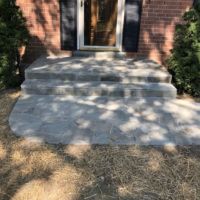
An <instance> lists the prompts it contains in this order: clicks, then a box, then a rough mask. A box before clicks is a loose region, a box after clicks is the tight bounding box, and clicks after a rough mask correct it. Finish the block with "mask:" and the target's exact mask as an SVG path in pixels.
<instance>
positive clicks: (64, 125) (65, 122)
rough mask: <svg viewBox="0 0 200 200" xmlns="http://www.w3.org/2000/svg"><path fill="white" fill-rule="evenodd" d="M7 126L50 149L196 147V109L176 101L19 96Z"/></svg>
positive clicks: (199, 128)
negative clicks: (68, 146)
mask: <svg viewBox="0 0 200 200" xmlns="http://www.w3.org/2000/svg"><path fill="white" fill-rule="evenodd" d="M9 123H10V127H11V129H12V130H13V131H14V133H16V134H17V135H19V136H24V137H27V138H32V139H33V138H34V139H37V140H40V141H45V142H49V143H54V144H57V143H63V144H121V145H123V144H128V145H130V144H139V145H165V144H177V145H190V144H200V104H199V103H194V102H191V101H186V100H177V99H171V100H170V99H160V98H143V99H142V98H140V99H134V98H107V97H78V98H76V97H66V96H53V95H52V96H51V95H23V96H22V97H21V98H20V99H19V100H18V102H17V103H16V105H15V107H14V109H13V111H12V113H11V115H10V118H9Z"/></svg>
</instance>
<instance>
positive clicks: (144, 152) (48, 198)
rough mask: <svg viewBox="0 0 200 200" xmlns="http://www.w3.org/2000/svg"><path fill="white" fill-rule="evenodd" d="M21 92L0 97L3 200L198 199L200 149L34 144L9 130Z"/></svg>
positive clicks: (0, 165)
mask: <svg viewBox="0 0 200 200" xmlns="http://www.w3.org/2000/svg"><path fill="white" fill-rule="evenodd" d="M18 96H19V91H17V90H8V91H4V92H2V93H1V94H0V199H1V200H84V199H85V200H87V199H88V200H90V199H92V200H96V199H97V200H100V199H105V200H112V199H119V200H122V199H123V200H129V199H132V200H158V199H163V200H168V199H169V200H173V199H174V200H177V199H178V200H179V199H183V200H195V199H196V200H197V199H200V148H199V147H178V148H173V147H165V148H155V147H139V146H120V147H117V146H115V147H113V146H73V145H68V146H67V145H66V146H64V145H49V144H38V143H30V142H29V141H27V140H26V139H23V138H18V137H16V136H14V134H13V133H12V132H11V131H10V129H9V126H8V115H9V112H10V111H11V109H12V107H13V105H14V103H15V102H16V99H17V98H18Z"/></svg>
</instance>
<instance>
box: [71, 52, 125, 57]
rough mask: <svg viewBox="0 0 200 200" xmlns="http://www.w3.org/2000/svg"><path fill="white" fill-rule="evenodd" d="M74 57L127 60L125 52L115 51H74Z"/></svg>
mask: <svg viewBox="0 0 200 200" xmlns="http://www.w3.org/2000/svg"><path fill="white" fill-rule="evenodd" d="M72 55H73V56H74V57H91V58H125V57H126V53H125V52H113V51H107V52H104V51H73V53H72Z"/></svg>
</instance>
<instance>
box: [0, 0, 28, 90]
mask: <svg viewBox="0 0 200 200" xmlns="http://www.w3.org/2000/svg"><path fill="white" fill-rule="evenodd" d="M28 36H29V35H28V31H27V29H26V24H25V19H24V17H23V16H22V12H21V11H20V9H19V7H18V6H16V2H15V0H0V88H2V87H12V86H17V85H18V84H19V78H18V76H17V73H16V72H17V62H18V57H19V56H18V50H19V48H20V47H21V46H23V45H26V44H27V42H28Z"/></svg>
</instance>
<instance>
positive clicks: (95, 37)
mask: <svg viewBox="0 0 200 200" xmlns="http://www.w3.org/2000/svg"><path fill="white" fill-rule="evenodd" d="M78 2H79V6H78V7H79V18H78V23H79V24H78V27H79V29H78V31H79V33H78V35H79V49H88V50H92V49H96V50H120V49H121V43H122V31H123V29H122V26H123V14H124V11H123V6H124V1H122V0H79V1H78Z"/></svg>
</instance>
